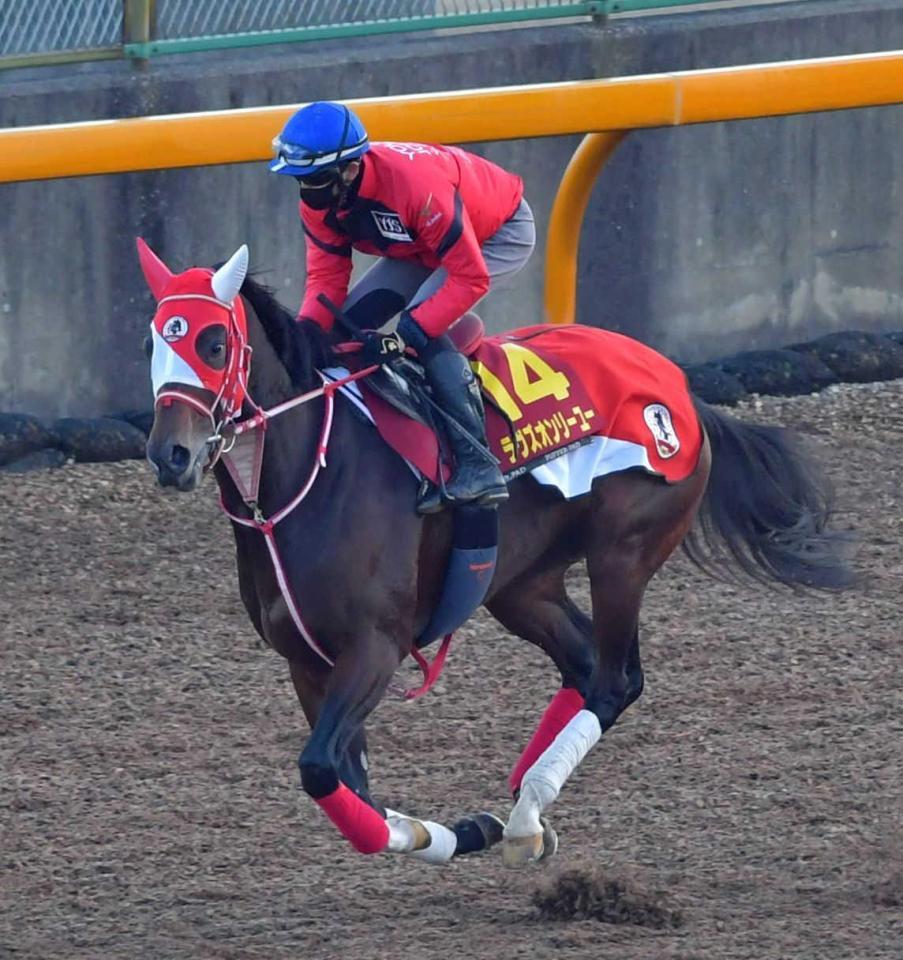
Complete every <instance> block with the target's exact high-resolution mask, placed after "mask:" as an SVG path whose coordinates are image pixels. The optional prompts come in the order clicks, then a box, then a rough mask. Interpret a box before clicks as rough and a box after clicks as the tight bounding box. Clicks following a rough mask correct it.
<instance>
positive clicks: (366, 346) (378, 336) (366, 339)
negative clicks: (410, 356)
mask: <svg viewBox="0 0 903 960" xmlns="http://www.w3.org/2000/svg"><path fill="white" fill-rule="evenodd" d="M361 343H362V344H363V347H362V349H361V360H362V361H363V363H364V366H366V367H369V366H372V365H373V364H375V363H377V364H383V363H391V362H392V361H393V360H399V359H401V358H402V357H403V356H404V340H402V339H401V336H400V335H399V334H398V333H379V332H378V331H376V330H368V331H367V332H365V333H364V334H363V335H362V336H361Z"/></svg>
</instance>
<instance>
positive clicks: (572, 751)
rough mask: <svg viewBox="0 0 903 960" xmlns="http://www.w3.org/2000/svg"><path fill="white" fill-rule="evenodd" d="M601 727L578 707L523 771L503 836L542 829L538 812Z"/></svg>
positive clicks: (557, 790) (529, 834) (525, 834)
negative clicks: (542, 751)
mask: <svg viewBox="0 0 903 960" xmlns="http://www.w3.org/2000/svg"><path fill="white" fill-rule="evenodd" d="M601 736H602V727H601V726H600V725H599V718H598V717H597V716H596V715H595V714H594V713H593V712H592V711H591V710H581V711H580V712H579V713H578V714H577V715H576V716H575V717H574V718H573V719H572V720H571V721H570V723H568V725H567V726H566V727H565V728H564V729H563V730H562V731H561V733H559V734H558V736H557V737H555V739H554V740H553V741H552V743H551V745H550V746H549V747H548V749H547V750H546V751H545V752H544V753H543V754H542V755H541V756H540V758H539V759H538V760H537V761H536V763H534V764H533V766H532V767H530V769H529V770H528V771H527V772H526V773H525V774H524V777H523V780H522V781H521V785H520V796H519V797H518V800H517V803H516V804H515V805H514V809H513V810H512V811H511V816H510V817H509V818H508V824H507V826H506V827H505V836H506V837H532V836H535V835H536V834H538V833H542V824H541V823H540V822H539V816H540V814H541V813H542V812H543V810H545V809H546V807H548V806H549V805H550V804H552V803H553V802H554V801H555V799H556V797H557V796H558V794H559V793H560V792H561V788H562V787H563V786H564V784H565V782H566V781H567V779H568V777H569V776H570V775H571V774H572V773H573V772H574V770H576V769H577V767H578V766H579V764H580V761H581V760H583V758H584V757H585V756H586V755H587V754H588V753H589V751H590V750H591V749H592V747H593V746H594V745H595V743H596V741H597V740H598V739H599V737H601Z"/></svg>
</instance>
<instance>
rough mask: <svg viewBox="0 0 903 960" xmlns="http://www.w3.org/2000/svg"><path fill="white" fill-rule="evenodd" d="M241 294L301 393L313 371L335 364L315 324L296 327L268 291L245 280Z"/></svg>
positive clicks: (325, 337) (327, 342)
mask: <svg viewBox="0 0 903 960" xmlns="http://www.w3.org/2000/svg"><path fill="white" fill-rule="evenodd" d="M241 293H242V296H244V298H245V299H246V300H247V301H248V303H250V304H251V306H252V307H253V309H254V313H256V314H257V319H258V320H259V321H260V325H261V326H262V327H263V332H264V334H265V335H266V338H267V340H269V342H270V345H271V346H272V348H273V350H275V351H276V356H277V357H279V359H280V360H281V361H282V364H283V366H284V367H285V369H286V370H287V371H288V375H289V377H290V378H291V381H292V385H293V386H295V387H296V388H297V389H299V390H303V389H305V388H306V387H307V386H308V385H309V384H310V381H311V377H312V375H313V372H314V370H316V369H322V368H323V367H328V366H331V365H333V364H334V363H335V362H336V358H335V354H334V353H333V350H332V341H331V340H330V337H329V334H327V333H325V332H323V331H322V330H321V329H320V328H319V327H318V326H317V325H316V324H315V323H312V322H302V323H298V322H297V321H296V320H295V318H294V317H293V316H292V314H291V313H290V312H289V311H288V310H286V308H285V307H284V306H283V305H282V304H281V303H279V301H278V300H277V299H276V297H275V294H274V293H273V291H272V290H271V289H270V288H269V287H267V286H265V285H264V284H262V283H261V282H260V281H259V280H257V279H255V278H254V277H251V276H248V277H246V278H245V282H244V283H243V284H242V286H241Z"/></svg>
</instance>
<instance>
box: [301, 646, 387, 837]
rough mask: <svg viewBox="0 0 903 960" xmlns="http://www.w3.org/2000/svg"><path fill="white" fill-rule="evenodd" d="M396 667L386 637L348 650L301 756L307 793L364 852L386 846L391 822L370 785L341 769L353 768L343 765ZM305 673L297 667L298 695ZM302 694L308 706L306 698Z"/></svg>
mask: <svg viewBox="0 0 903 960" xmlns="http://www.w3.org/2000/svg"><path fill="white" fill-rule="evenodd" d="M397 666H398V647H397V646H396V644H395V643H393V642H392V641H391V640H389V639H387V638H384V637H381V636H373V637H371V638H370V639H368V640H366V641H361V642H359V643H357V644H355V645H354V646H352V647H348V648H346V649H344V650H343V651H342V652H341V653H340V654H339V656H338V657H337V658H336V661H335V666H334V667H333V668H332V670H331V671H330V673H329V675H328V678H327V679H326V682H325V685H324V693H323V699H322V702H321V703H320V705H319V709H318V710H315V711H311V713H315V714H316V715H315V716H311V713H309V714H308V720H309V721H310V723H311V728H312V729H311V735H310V737H309V739H308V741H307V743H306V744H305V746H304V749H303V750H302V751H301V755H300V757H299V758H298V766H299V768H300V771H301V786H302V787H303V788H304V791H305V792H306V793H307V794H308V796H310V797H311V798H312V799H313V800H314V802H315V803H316V804H317V805H318V806H319V807H320V809H321V810H323V812H324V813H325V814H326V815H327V816H328V817H329V819H330V820H332V822H333V823H334V824H335V826H336V827H337V828H338V829H339V832H340V833H341V834H342V836H344V837H345V838H346V839H347V840H348V841H349V842H350V843H351V844H352V846H353V847H354V848H355V849H356V850H358V851H359V852H360V853H379V852H381V851H383V850H385V849H386V848H387V847H388V844H389V826H388V824H387V822H386V820H385V817H384V816H383V813H382V811H380V810H378V809H377V808H376V807H375V806H374V805H373V804H372V802H370V798H369V796H368V794H367V791H366V784H361V783H357V784H355V783H351V784H349V783H346V782H345V781H343V780H342V778H341V776H340V771H341V772H344V773H345V775H346V777H348V774H349V772H346V771H343V770H342V768H343V766H346V765H347V760H346V757H347V756H348V755H349V753H348V751H349V748H350V747H351V746H352V744H353V743H354V741H355V740H356V739H357V740H358V741H359V740H360V737H361V732H362V727H363V723H364V721H365V720H366V718H367V716H368V715H369V714H370V712H371V711H372V710H373V709H374V708H375V707H376V705H377V704H378V703H379V701H380V699H381V698H382V695H383V694H384V693H385V690H386V687H387V686H388V684H389V680H390V679H391V677H392V674H393V673H394V672H395V668H396V667H397ZM301 672H302V671H301V669H300V668H299V666H298V665H293V667H292V678H293V680H294V681H295V687H296V689H297V690H298V692H299V695H301V694H302V688H303V685H302V683H301V682H299V681H301V679H302V677H301V676H300V674H301ZM301 698H302V704H303V702H304V699H305V698H304V696H303V695H302V696H301ZM305 709H306V708H305ZM306 712H307V709H306ZM362 766H363V764H361V767H362ZM353 770H354V768H352V771H351V772H352V775H353ZM361 786H363V787H364V789H363V790H361ZM355 788H357V790H356V789H355ZM359 790H361V792H360V793H359V792H357V791H359ZM361 793H363V796H362V795H361Z"/></svg>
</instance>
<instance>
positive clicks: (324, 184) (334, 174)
mask: <svg viewBox="0 0 903 960" xmlns="http://www.w3.org/2000/svg"><path fill="white" fill-rule="evenodd" d="M295 179H296V180H297V181H298V188H299V191H300V193H301V200H302V202H303V203H306V204H307V206H309V207H311V208H312V209H314V210H328V209H329V208H330V207H338V205H339V203H340V202H341V200H342V175H341V173H339V171H338V170H324V171H322V172H320V173H315V174H312V175H311V176H309V177H295Z"/></svg>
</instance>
